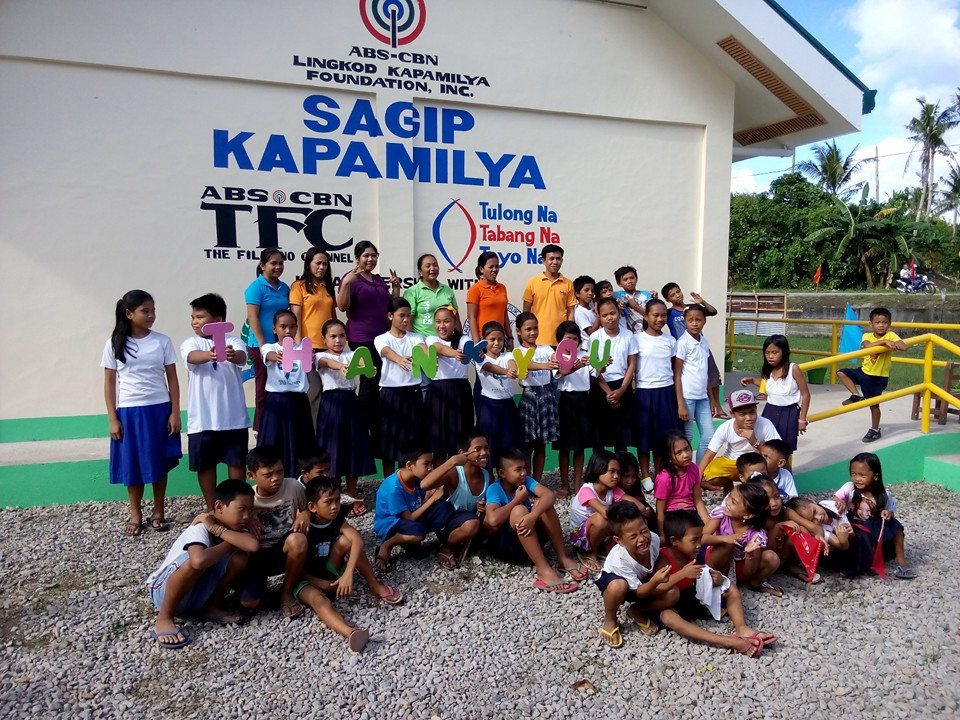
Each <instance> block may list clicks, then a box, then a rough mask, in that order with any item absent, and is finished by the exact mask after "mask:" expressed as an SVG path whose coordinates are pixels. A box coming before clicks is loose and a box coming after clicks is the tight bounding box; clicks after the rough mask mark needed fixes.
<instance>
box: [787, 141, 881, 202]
mask: <svg viewBox="0 0 960 720" xmlns="http://www.w3.org/2000/svg"><path fill="white" fill-rule="evenodd" d="M858 148H859V145H858V146H856V147H854V148H853V150H851V151H850V153H849V154H847V155H844V154H843V153H842V152H841V151H840V148H838V147H837V141H836V140H831V141H830V142H826V143H823V145H814V146H813V148H812V150H811V152H812V153H813V158H814V159H813V160H804V161H803V162H802V163H800V164H799V165H797V169H798V170H799V171H800V172H802V173H803V174H804V175H806V176H807V177H809V178H810V180H811V181H812V182H813V183H814V184H815V185H817V186H818V187H821V188H823V189H824V190H826V191H827V192H828V193H830V194H831V195H834V196H836V197H839V198H842V199H844V200H845V199H847V198H849V197H850V196H851V195H853V194H854V193H855V192H857V190H859V189H860V188H861V187H862V186H863V183H862V182H859V183H856V184H854V185H851V184H850V181H851V180H852V179H853V177H854V176H855V175H856V174H857V173H858V172H860V170H861V169H862V168H863V167H864V166H865V165H867V164H869V163H871V162H873V158H867V159H866V160H860V161H858V162H855V161H854V159H853V156H854V155H856V154H857V149H858Z"/></svg>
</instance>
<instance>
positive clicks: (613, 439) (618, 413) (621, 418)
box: [590, 379, 636, 450]
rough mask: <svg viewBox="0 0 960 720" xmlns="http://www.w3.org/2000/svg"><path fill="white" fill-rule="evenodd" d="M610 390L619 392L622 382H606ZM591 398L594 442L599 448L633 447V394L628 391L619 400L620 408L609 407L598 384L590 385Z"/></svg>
mask: <svg viewBox="0 0 960 720" xmlns="http://www.w3.org/2000/svg"><path fill="white" fill-rule="evenodd" d="M607 385H609V386H610V389H611V390H619V389H620V386H621V385H623V380H622V379H621V380H607ZM590 393H591V396H592V398H593V417H594V421H595V425H596V428H597V437H596V442H597V445H598V446H600V447H613V448H617V449H620V450H623V449H626V448H627V447H628V446H630V445H635V444H636V443H635V442H634V439H633V435H634V433H633V426H634V424H635V422H636V421H635V420H634V417H633V401H634V398H633V393H632V392H630V391H629V390H628V391H627V392H625V393H624V394H623V396H622V397H621V398H620V407H618V408H613V407H610V403H608V402H607V396H606V393H604V392H603V389H602V388H601V387H600V383H597V382H593V383H591V385H590Z"/></svg>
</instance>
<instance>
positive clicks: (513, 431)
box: [477, 397, 526, 469]
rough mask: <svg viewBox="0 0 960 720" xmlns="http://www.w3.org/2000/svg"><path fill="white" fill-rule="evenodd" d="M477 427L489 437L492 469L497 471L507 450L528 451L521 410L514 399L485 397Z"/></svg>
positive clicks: (478, 416)
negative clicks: (524, 437) (501, 457)
mask: <svg viewBox="0 0 960 720" xmlns="http://www.w3.org/2000/svg"><path fill="white" fill-rule="evenodd" d="M477 427H478V428H479V429H480V430H481V431H482V432H483V433H484V435H486V436H487V444H488V445H489V446H490V467H491V468H494V469H496V468H497V467H498V463H499V462H500V454H501V453H502V452H503V451H504V450H505V449H507V448H517V449H518V450H526V445H525V444H524V442H523V426H522V425H521V424H520V410H519V409H518V408H517V404H516V403H515V402H514V401H513V398H505V399H503V400H494V399H493V398H488V397H484V398H483V402H482V403H481V404H480V414H479V415H477Z"/></svg>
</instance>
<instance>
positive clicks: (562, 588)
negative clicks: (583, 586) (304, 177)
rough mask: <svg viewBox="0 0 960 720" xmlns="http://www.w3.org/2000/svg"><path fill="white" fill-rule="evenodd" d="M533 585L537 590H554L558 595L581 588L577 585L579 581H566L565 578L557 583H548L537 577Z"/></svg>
mask: <svg viewBox="0 0 960 720" xmlns="http://www.w3.org/2000/svg"><path fill="white" fill-rule="evenodd" d="M533 587H534V589H536V590H544V591H546V592H554V593H557V594H558V595H566V594H567V593H572V592H576V591H577V590H579V589H580V586H579V585H577V583H575V582H566V581H564V580H561V581H559V582H555V583H546V582H544V581H543V580H541V579H540V578H537V579H536V580H535V581H534V583H533Z"/></svg>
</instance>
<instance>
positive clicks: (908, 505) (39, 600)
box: [0, 483, 960, 720]
mask: <svg viewBox="0 0 960 720" xmlns="http://www.w3.org/2000/svg"><path fill="white" fill-rule="evenodd" d="M361 490H362V491H363V493H364V495H366V496H367V497H370V498H372V492H373V486H372V485H367V486H363V484H361ZM895 492H896V495H897V500H898V502H899V504H900V508H901V516H900V518H901V520H902V521H903V523H904V525H905V526H906V528H907V552H908V557H910V558H911V561H912V564H913V566H914V567H915V568H916V569H917V570H918V572H919V573H920V577H919V578H918V579H917V580H915V581H913V582H903V581H896V580H893V579H891V580H889V581H887V582H883V581H880V580H879V579H877V578H860V579H858V580H855V581H852V582H850V581H845V580H843V579H842V578H840V577H838V576H827V577H826V578H825V581H824V582H823V584H821V585H818V586H815V587H813V588H812V589H810V591H809V592H806V591H805V590H804V587H803V584H802V583H800V582H799V581H796V580H793V579H789V578H782V581H781V584H782V585H783V586H784V587H785V589H786V590H787V594H786V596H785V597H784V598H783V599H782V600H778V599H776V598H773V597H769V596H757V595H754V594H753V593H748V594H747V597H746V598H745V604H746V610H747V618H748V621H749V622H751V624H753V625H754V627H758V628H762V629H764V630H767V631H770V632H774V633H776V634H777V635H779V636H780V642H779V643H778V644H777V645H775V646H773V647H772V648H770V649H768V650H767V651H765V653H764V655H763V656H762V658H760V659H759V660H753V659H749V658H745V657H742V656H740V655H736V654H729V653H727V652H725V651H721V650H718V649H714V648H711V647H706V646H701V645H695V644H692V643H689V642H687V641H685V640H683V639H681V638H679V637H678V636H675V635H672V634H671V633H669V632H662V633H660V634H659V635H658V636H656V637H654V638H647V637H644V636H642V635H641V634H640V633H639V632H638V631H635V630H633V631H628V630H626V629H625V641H626V642H625V645H624V647H622V648H620V649H619V650H613V649H608V648H606V647H605V646H603V645H602V644H601V642H600V640H599V637H598V632H597V628H598V626H599V624H600V621H601V619H602V612H601V605H600V594H599V592H598V591H597V589H596V587H594V586H593V585H592V584H591V585H589V586H587V587H585V588H583V589H581V590H580V591H578V592H577V593H574V594H572V595H568V596H557V595H552V594H547V593H538V592H536V591H535V590H533V589H532V587H531V583H532V580H533V577H532V571H530V570H528V569H516V568H511V567H508V566H505V565H502V564H500V563H497V562H494V561H491V560H488V559H486V558H484V559H482V560H480V559H476V558H474V559H470V560H468V561H467V563H466V564H465V566H464V567H462V568H460V569H459V570H456V571H443V570H441V569H439V568H436V567H435V566H434V565H433V563H432V559H430V558H427V559H423V560H413V559H410V558H403V559H401V561H400V562H399V565H398V567H397V569H395V570H393V571H392V572H391V573H390V574H389V575H388V576H387V577H388V578H389V582H390V583H394V584H397V585H399V586H400V587H401V588H402V589H403V591H404V592H405V593H406V594H407V602H406V604H405V605H403V606H401V607H387V606H385V605H381V604H379V603H377V602H374V601H373V600H371V599H369V597H368V596H366V595H365V594H364V595H361V596H360V597H356V598H353V599H351V600H348V601H344V602H341V603H339V604H338V607H339V608H340V610H341V612H343V613H344V615H346V616H347V617H348V618H349V619H351V620H352V621H353V622H355V623H357V624H359V625H366V626H368V627H370V629H371V632H372V638H371V641H370V644H369V645H368V646H367V649H366V651H365V652H364V653H363V654H362V655H354V654H352V653H350V652H349V650H348V649H347V647H346V643H345V641H343V640H342V639H341V638H340V637H339V636H337V635H335V634H334V633H333V632H331V631H329V630H326V629H325V628H324V627H323V626H322V625H321V623H320V622H319V621H318V620H317V619H316V618H314V617H312V616H309V617H308V616H305V617H304V618H302V619H300V620H298V621H294V622H289V621H286V620H283V619H282V618H281V617H280V615H279V613H278V612H277V610H276V609H272V610H267V611H264V612H262V613H261V614H259V615H257V616H256V617H255V618H254V619H253V620H252V621H251V622H249V623H247V624H246V625H244V626H242V627H239V628H222V627H216V626H213V625H209V624H201V623H197V622H187V623H186V624H185V625H184V627H185V628H186V629H187V630H188V632H189V633H190V634H192V635H193V636H194V643H193V645H191V646H190V647H189V648H187V649H185V650H182V651H176V652H174V651H169V650H164V649H161V648H159V647H157V646H156V645H155V644H154V643H153V642H152V641H151V640H150V639H149V638H148V635H147V633H148V630H149V629H150V628H151V627H152V622H153V611H152V608H151V606H150V603H149V601H148V598H147V595H146V591H145V588H144V584H143V583H144V580H145V578H146V576H147V574H149V573H150V572H151V571H152V570H153V569H154V567H155V566H156V565H157V564H158V563H159V562H160V560H161V559H162V558H163V556H164V554H165V553H166V551H167V549H168V547H169V544H170V543H171V542H172V541H173V539H174V538H175V533H176V531H177V529H181V528H182V527H183V526H184V525H185V524H186V523H187V522H189V520H190V518H192V517H193V515H194V514H195V513H196V512H197V511H199V509H200V505H199V504H198V500H197V499H196V498H182V499H174V500H173V501H172V502H171V503H170V509H169V514H170V516H171V517H172V518H175V520H176V522H175V524H174V525H175V527H174V530H173V531H172V532H170V533H155V532H149V531H148V532H147V533H145V534H144V535H143V536H142V537H140V538H126V537H124V536H122V535H121V534H120V532H119V528H120V525H121V522H122V520H123V517H124V507H123V505H122V504H119V503H85V504H80V505H72V506H60V507H54V508H34V509H28V510H19V509H11V510H2V511H0V638H2V642H3V661H2V669H0V718H14V717H16V718H21V717H32V718H35V717H54V716H56V717H69V718H114V717H116V718H119V717H129V716H133V715H136V716H145V717H150V718H273V717H277V718H290V717H292V716H294V715H297V716H311V717H336V716H342V717H344V718H361V719H363V720H367V719H371V720H372V719H373V718H389V719H390V720H395V719H397V718H417V719H419V718H427V719H436V718H444V719H447V718H452V719H460V718H498V719H499V718H538V717H543V718H547V717H550V718H567V717H570V718H589V719H590V720H595V719H598V718H638V719H639V718H675V717H685V718H699V717H704V718H712V719H714V720H719V719H721V718H728V717H736V718H738V720H747V719H748V718H758V719H759V718H765V719H766V718H799V717H803V718H807V719H808V720H809V719H813V718H831V720H832V719H833V718H836V717H844V716H854V715H855V714H856V715H860V714H865V715H866V716H867V717H869V718H871V719H872V720H880V719H881V718H908V717H909V718H945V717H957V716H958V715H960V711H958V707H960V647H958V646H960V636H958V627H960V599H958V593H957V590H956V585H955V584H954V583H953V582H950V581H948V582H946V583H944V582H942V578H945V577H946V575H947V574H948V573H949V572H953V570H951V569H950V568H954V569H955V562H953V558H951V557H949V556H948V552H947V548H948V547H951V548H952V545H954V544H955V540H954V538H956V537H957V536H958V534H960V497H958V496H957V495H955V494H953V493H950V492H948V491H946V490H943V489H941V488H939V487H936V486H931V485H924V484H919V483H917V484H909V485H900V486H897V487H896V489H895ZM562 515H563V516H564V517H563V519H564V521H565V520H566V517H565V515H566V512H565V510H564V512H563V513H562ZM357 524H358V526H359V528H360V529H361V531H362V533H363V534H364V537H365V539H366V540H367V542H368V552H369V549H370V548H372V546H373V535H372V529H371V525H372V514H371V515H368V516H366V517H364V518H362V519H361V520H360V522H359V523H357ZM24 540H27V541H28V544H27V545H26V546H25V545H24V543H23V541H24ZM358 584H360V587H361V588H362V583H359V582H358ZM719 627H720V629H721V630H726V629H728V628H729V626H724V625H721V626H719Z"/></svg>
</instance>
